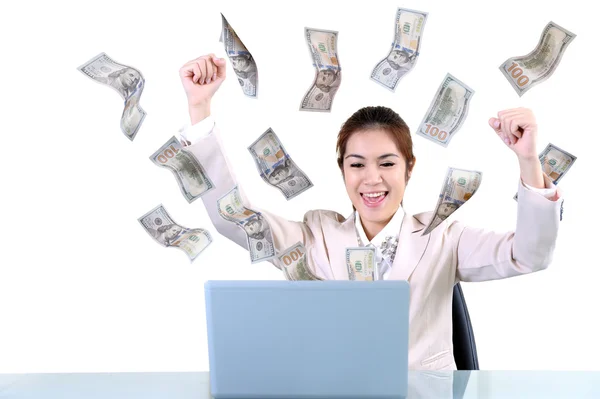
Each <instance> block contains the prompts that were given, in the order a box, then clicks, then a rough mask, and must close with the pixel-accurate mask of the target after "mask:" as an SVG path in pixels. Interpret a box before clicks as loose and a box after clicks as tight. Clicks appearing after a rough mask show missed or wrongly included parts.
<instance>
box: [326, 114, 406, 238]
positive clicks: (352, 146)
mask: <svg viewBox="0 0 600 399" xmlns="http://www.w3.org/2000/svg"><path fill="white" fill-rule="evenodd" d="M412 147H413V146H412V138H411V137H410V130H409V128H408V126H407V125H406V123H405V122H404V120H402V118H400V116H399V115H398V114H397V113H396V112H394V111H392V110H391V109H389V108H386V107H365V108H362V109H360V110H358V111H357V112H355V113H354V115H352V116H351V117H350V118H349V119H348V120H347V121H346V122H345V123H344V125H343V126H342V129H341V130H340V132H339V134H338V140H337V153H338V160H337V161H338V166H339V167H340V169H341V171H342V175H343V176H344V183H345V184H346V191H347V192H348V197H350V200H351V201H352V205H353V207H354V210H357V211H358V215H359V218H360V222H361V224H362V227H363V228H364V230H365V233H366V236H367V238H368V239H369V241H370V240H372V239H373V237H375V236H376V235H377V233H379V232H380V231H381V230H383V228H384V227H385V226H386V225H387V224H388V222H389V221H390V220H391V219H392V216H394V214H395V213H396V211H397V210H398V207H399V206H401V205H402V199H403V198H404V190H405V189H406V184H407V183H408V180H409V179H410V175H411V173H412V169H413V167H414V166H415V162H416V158H415V156H414V154H413V148H412Z"/></svg>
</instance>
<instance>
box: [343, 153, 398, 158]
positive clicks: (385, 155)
mask: <svg viewBox="0 0 600 399" xmlns="http://www.w3.org/2000/svg"><path fill="white" fill-rule="evenodd" d="M350 157H354V158H360V159H365V157H363V156H362V155H358V154H348V155H346V157H345V158H344V159H346V158H350ZM387 157H396V158H400V156H398V154H393V153H388V154H383V155H380V156H378V157H377V159H383V158H387Z"/></svg>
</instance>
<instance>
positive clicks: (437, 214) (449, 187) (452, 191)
mask: <svg viewBox="0 0 600 399" xmlns="http://www.w3.org/2000/svg"><path fill="white" fill-rule="evenodd" d="M481 177H482V173H481V172H478V171H475V170H465V169H457V168H448V172H447V173H446V178H445V179H444V184H443V185H442V190H441V192H440V196H439V199H438V202H437V205H436V207H435V211H434V212H433V216H432V218H431V220H430V221H429V224H427V226H426V227H425V230H423V234H421V235H422V236H424V235H425V234H429V233H431V231H432V230H433V229H435V228H436V227H437V226H439V225H440V223H442V222H443V221H444V220H446V218H447V217H448V216H450V215H452V214H453V213H454V212H455V211H456V210H457V209H458V208H460V207H461V206H463V205H464V203H465V202H467V201H468V200H469V199H470V198H471V197H472V196H473V194H475V192H476V191H477V189H478V188H479V186H480V185H481Z"/></svg>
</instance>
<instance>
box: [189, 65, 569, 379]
mask: <svg viewBox="0 0 600 399" xmlns="http://www.w3.org/2000/svg"><path fill="white" fill-rule="evenodd" d="M225 75H226V68H225V60H223V59H220V58H216V57H215V56H214V54H211V55H206V56H202V57H199V58H197V59H194V60H192V61H190V62H188V63H186V64H185V65H184V66H183V67H182V68H181V69H180V78H181V81H182V84H183V87H184V89H185V92H186V95H187V98H188V106H189V114H190V119H191V125H192V126H188V127H186V128H184V129H183V130H182V131H181V135H180V140H181V142H182V145H184V146H186V147H187V150H189V151H190V152H191V153H192V154H194V156H195V157H196V158H197V159H198V161H199V162H200V163H201V164H202V166H203V167H204V169H205V171H206V173H207V174H208V175H209V177H210V179H211V180H212V181H213V182H214V184H215V188H214V189H213V190H210V191H208V192H206V193H205V194H204V195H203V196H202V200H203V202H204V206H205V207H206V209H207V212H208V215H209V216H210V218H211V221H212V223H213V225H214V226H215V228H216V229H217V231H219V233H221V234H222V235H224V236H225V237H227V238H228V239H230V240H232V241H233V242H235V243H237V244H239V245H240V246H242V247H243V248H246V249H249V237H254V236H255V235H258V234H262V232H263V231H267V230H269V229H270V231H271V233H272V240H273V241H272V243H271V244H272V246H273V248H274V250H275V253H276V254H281V253H283V252H285V251H286V250H288V249H289V248H292V247H293V246H294V245H296V244H297V243H298V242H301V243H302V245H303V246H304V247H305V249H306V258H307V259H306V263H307V267H308V269H309V272H310V273H307V275H315V276H316V277H318V278H320V279H329V280H348V279H349V273H348V269H347V267H346V248H349V247H357V246H372V247H374V248H375V253H376V262H377V270H378V273H379V274H378V275H377V276H376V278H377V279H384V280H385V279H389V280H407V281H408V282H409V284H410V310H409V351H408V353H409V355H408V357H409V368H410V369H434V370H440V369H456V364H455V362H454V357H453V351H452V319H451V316H452V292H453V287H454V285H455V284H456V283H457V282H458V281H485V280H494V279H501V278H506V277H512V276H518V275H522V274H526V273H531V272H535V271H538V270H542V269H544V268H546V267H547V266H548V265H549V264H550V262H551V261H552V253H553V251H554V246H555V243H556V238H557V234H558V224H559V217H560V209H561V204H562V198H561V196H562V195H561V191H560V189H557V187H556V186H555V185H554V184H553V183H552V179H550V178H549V177H548V176H547V175H546V174H545V173H543V171H542V168H541V164H540V162H539V160H538V159H537V154H536V152H535V151H536V137H537V125H536V123H535V118H534V117H533V114H532V112H531V111H530V110H526V109H515V110H507V111H501V112H499V113H498V118H491V119H490V121H489V124H490V127H491V128H492V129H494V131H495V133H496V134H497V135H498V137H499V138H500V139H502V140H504V141H505V142H506V145H507V146H508V147H509V148H510V149H511V150H513V151H514V152H515V154H516V155H517V158H518V161H519V166H520V168H521V179H520V180H519V188H518V198H519V200H518V212H517V215H518V219H517V221H516V229H515V231H509V232H506V233H496V232H494V231H491V230H484V229H480V228H474V227H469V226H466V225H464V224H462V223H460V222H458V221H449V220H448V219H446V218H443V217H442V219H443V221H442V222H441V223H440V224H439V226H437V227H436V228H435V229H433V230H432V231H431V232H430V233H429V234H423V230H424V228H425V226H426V225H427V224H428V223H429V221H430V220H431V219H432V217H433V216H434V215H433V212H425V213H420V214H417V215H409V214H406V213H405V212H404V209H403V207H402V200H403V197H404V191H405V188H406V185H407V183H408V181H409V179H410V176H411V173H412V170H413V168H414V166H415V162H416V159H415V156H414V154H413V149H412V147H413V145H412V139H411V135H410V130H409V128H408V126H407V125H406V123H404V121H403V120H402V118H400V116H399V115H398V114H397V113H396V112H394V111H393V110H391V109H389V108H385V107H366V108H362V109H360V110H358V111H357V112H355V113H354V114H353V115H352V116H351V117H350V118H349V119H348V120H347V121H346V122H345V123H344V125H343V126H342V128H341V130H340V132H339V135H338V141H337V151H338V152H337V154H338V165H339V167H340V170H341V171H342V176H343V179H344V183H345V186H346V191H347V193H348V196H349V197H350V199H351V201H352V204H353V206H354V211H353V212H352V214H350V215H349V216H348V217H344V216H342V215H340V214H339V213H337V212H334V211H326V210H312V211H308V212H306V214H305V215H304V220H303V221H301V222H300V221H290V220H287V219H285V218H282V217H280V216H277V215H276V214H274V213H271V212H269V211H266V210H262V209H260V208H258V207H256V206H254V205H253V204H252V203H251V202H250V201H249V200H248V198H247V197H246V196H245V195H244V192H243V190H242V188H241V185H240V183H239V182H238V181H237V180H236V178H235V176H234V174H233V173H232V170H231V168H230V162H229V160H228V159H227V156H226V154H225V152H224V148H223V146H222V144H221V142H220V139H219V136H220V132H219V129H218V128H217V126H216V124H215V121H214V120H213V118H212V117H211V115H210V101H211V99H212V96H213V95H214V93H215V92H216V91H217V89H218V88H219V86H220V85H221V83H223V81H224V80H225ZM502 145H504V144H502ZM286 175H287V173H284V171H282V172H281V173H278V174H277V175H276V176H274V177H273V179H277V180H278V181H279V179H285V176H286ZM234 188H237V190H238V192H239V202H240V203H241V207H240V209H242V208H247V209H251V210H253V211H256V212H260V214H261V218H258V219H256V220H254V221H253V222H252V223H250V222H249V223H248V224H247V225H246V226H244V227H246V229H243V228H240V227H239V225H238V224H236V223H232V222H230V221H229V220H226V219H224V218H223V217H221V215H220V212H219V207H218V205H217V202H218V201H219V200H220V199H221V198H223V197H224V196H225V195H227V194H228V193H230V192H231V191H232V190H233V189H234ZM236 198H237V197H236ZM236 201H238V200H237V199H236ZM238 205H239V204H238ZM452 206H453V205H452V204H448V205H446V206H445V207H444V209H445V211H450V210H451V208H452ZM447 214H449V212H447ZM242 216H244V215H242ZM259 244H261V245H262V244H263V241H260V242H259ZM269 261H270V262H271V263H273V264H274V265H275V266H277V267H279V268H281V265H280V264H279V260H278V258H277V256H275V257H274V258H272V259H271V260H269ZM386 306H387V307H388V308H386V309H388V310H389V311H390V317H394V315H393V311H394V309H393V308H389V307H390V306H393V305H392V304H377V305H376V308H377V309H384V308H385V307H386ZM390 338H391V337H390Z"/></svg>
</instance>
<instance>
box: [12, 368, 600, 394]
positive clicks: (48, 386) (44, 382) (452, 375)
mask: <svg viewBox="0 0 600 399" xmlns="http://www.w3.org/2000/svg"><path fill="white" fill-rule="evenodd" d="M408 381H409V396H408V398H436V399H437V398H439V399H444V398H463V399H471V398H485V399H496V398H498V399H500V398H510V399H513V398H528V399H530V398H544V399H552V398H578V399H579V398H600V372H591V371H590V372H574V371H564V372H559V371H454V372H452V371H435V372H433V371H432V372H418V371H411V372H410V373H409V376H408ZM209 392H210V390H209V375H208V373H207V372H196V373H191V372H190V373H75V374H0V399H204V398H206V399H209V398H210V394H209ZM453 392H454V393H453Z"/></svg>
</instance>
